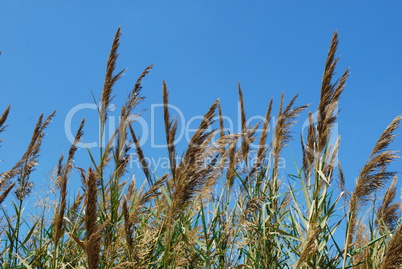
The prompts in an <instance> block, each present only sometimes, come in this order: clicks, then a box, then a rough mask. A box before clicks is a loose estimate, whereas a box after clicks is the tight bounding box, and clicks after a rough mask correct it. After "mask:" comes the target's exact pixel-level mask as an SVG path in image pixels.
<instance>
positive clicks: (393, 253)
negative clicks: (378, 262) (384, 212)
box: [381, 224, 402, 269]
mask: <svg viewBox="0 0 402 269" xmlns="http://www.w3.org/2000/svg"><path fill="white" fill-rule="evenodd" d="M401 265H402V224H400V225H399V226H398V228H397V229H396V231H395V233H394V234H393V235H392V238H391V241H390V242H389V243H388V246H387V250H386V254H385V257H384V260H383V262H382V267H381V268H382V269H396V268H400V267H401Z"/></svg>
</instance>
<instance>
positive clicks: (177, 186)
mask: <svg viewBox="0 0 402 269" xmlns="http://www.w3.org/2000/svg"><path fill="white" fill-rule="evenodd" d="M120 36H121V33H120V29H118V30H117V32H116V35H115V37H114V40H113V43H112V48H111V51H110V55H109V58H108V60H107V66H106V75H105V82H104V87H103V90H102V92H101V93H100V100H99V101H98V104H99V110H98V112H99V119H100V124H101V128H100V133H99V137H100V140H99V141H104V137H105V128H106V124H107V121H108V113H107V112H108V111H107V107H108V106H109V104H110V103H111V100H112V98H113V88H114V85H115V83H116V81H118V80H119V79H120V78H121V75H122V74H123V72H124V70H122V71H119V72H116V70H115V69H116V61H117V60H118V56H119V54H118V49H119V44H120ZM337 46H338V34H337V32H335V33H334V34H333V37H332V41H331V44H330V48H329V52H328V57H327V60H326V63H325V67H324V73H323V78H322V86H321V91H320V102H319V104H318V107H317V109H316V111H317V113H316V114H313V113H312V112H306V111H308V110H309V109H311V107H310V106H309V105H297V102H298V101H297V96H294V97H293V98H290V101H288V102H286V100H287V99H288V98H287V97H286V98H285V95H284V93H282V95H281V97H280V99H279V111H278V112H277V114H276V117H275V118H274V117H273V114H274V112H273V103H274V102H273V100H272V99H271V101H270V102H269V103H268V107H267V112H266V115H265V119H264V122H263V124H262V126H261V130H262V131H261V134H260V135H257V132H256V130H257V128H259V127H260V126H259V125H256V126H247V124H246V123H247V117H246V112H245V102H246V101H245V100H244V98H243V93H242V88H241V86H240V84H239V85H238V96H239V102H240V108H241V133H235V134H231V133H228V132H227V131H226V129H225V126H224V121H223V109H222V107H221V105H220V103H219V100H216V101H215V102H214V103H213V104H212V105H211V107H210V108H209V109H208V110H207V111H206V113H205V115H204V117H203V119H202V120H201V123H200V125H199V127H198V129H197V130H196V132H195V133H194V135H193V136H192V138H191V139H190V141H189V142H188V145H187V148H186V149H185V150H184V153H183V154H182V157H181V158H177V157H178V156H179V155H178V154H179V153H178V152H177V149H176V145H175V143H174V141H175V138H176V132H177V129H178V121H177V120H175V119H172V117H171V115H170V113H169V104H170V101H169V91H168V86H167V83H166V82H165V81H164V82H163V83H162V99H163V104H164V109H163V117H164V128H165V136H166V145H167V155H168V159H169V163H170V166H169V169H168V170H167V171H166V173H165V174H162V175H159V176H158V175H156V174H155V173H152V171H151V170H150V166H149V164H148V163H147V159H146V152H144V150H143V149H142V148H141V144H140V142H139V138H138V136H137V134H136V129H135V128H134V127H133V122H134V121H135V117H132V115H136V113H137V112H136V109H137V106H138V104H140V103H141V101H142V100H143V97H142V96H141V88H142V87H141V82H142V80H143V79H144V78H145V77H146V76H147V75H148V74H149V72H150V70H151V69H152V65H150V66H148V67H146V68H145V69H144V71H143V73H142V74H141V75H140V76H139V78H138V80H137V81H136V82H135V84H134V86H133V89H132V91H131V92H130V94H129V95H128V97H127V99H126V102H125V103H124V104H123V106H122V108H121V113H120V122H119V125H118V127H117V128H116V130H115V132H114V134H113V135H112V137H111V139H110V140H109V141H107V142H106V144H105V145H102V146H101V147H99V152H96V153H95V152H92V151H91V150H89V149H88V157H89V158H88V159H89V160H90V167H88V168H87V167H81V166H80V164H79V163H75V162H74V159H75V153H76V151H77V145H78V143H79V142H81V141H82V140H83V139H82V138H83V134H84V131H85V119H83V120H82V122H81V124H80V126H79V128H78V130H77V132H76V136H75V140H74V142H73V144H72V145H71V147H70V149H69V151H68V156H67V158H66V160H65V158H64V156H61V157H60V159H59V160H58V161H55V165H57V173H56V180H55V182H56V187H57V190H58V197H59V198H58V200H56V201H54V202H55V206H54V211H53V213H52V214H51V216H50V218H49V215H48V214H39V215H36V216H35V217H33V218H31V217H29V216H28V214H27V213H26V212H24V208H25V207H26V206H27V203H29V201H30V193H31V190H32V188H33V187H34V183H33V182H32V181H31V178H30V176H31V174H32V172H33V171H34V170H35V167H36V165H37V164H38V162H39V153H40V150H41V147H42V142H43V139H44V138H45V132H44V131H45V129H46V128H47V126H48V125H49V124H50V122H51V120H52V118H53V117H54V115H55V113H52V114H51V115H49V116H48V117H47V118H45V117H44V115H41V116H40V117H39V120H38V122H37V124H36V126H35V129H34V131H33V135H32V139H31V141H30V142H29V144H28V147H27V150H26V152H25V153H24V154H23V155H22V157H21V159H20V160H19V161H18V162H17V163H16V164H15V165H14V167H12V168H11V169H10V170H8V171H5V172H2V173H1V174H0V204H1V209H2V211H1V212H2V213H1V214H2V216H1V219H0V221H1V224H2V225H1V230H0V236H1V237H0V238H1V245H0V267H1V268H10V269H11V268H91V269H94V268H115V269H117V268H402V248H401V246H402V222H401V216H400V212H401V204H400V203H399V202H397V201H395V197H396V192H397V181H398V179H397V176H396V175H397V173H396V171H390V170H389V164H390V163H391V162H393V161H394V160H395V159H396V158H399V157H398V155H397V152H395V151H392V150H391V145H392V141H393V140H394V138H395V136H396V134H395V132H396V130H397V128H398V126H399V124H400V121H401V119H402V117H401V116H397V117H396V118H395V119H394V120H393V121H392V122H391V123H390V124H389V125H388V126H387V127H386V128H385V130H384V132H383V133H382V134H381V135H380V137H379V139H378V141H377V142H376V144H375V146H374V148H373V150H372V151H371V154H370V155H369V156H368V160H367V163H366V164H365V165H364V166H363V167H362V168H360V170H357V171H360V174H359V176H358V178H357V180H356V182H355V186H354V188H353V189H350V190H347V189H346V188H345V185H346V184H345V181H348V182H350V181H353V179H350V178H345V177H344V175H343V171H342V166H341V164H340V162H339V161H338V159H337V156H338V151H339V144H340V139H339V137H338V139H337V140H336V142H335V143H331V137H332V136H333V135H334V132H333V128H334V125H335V123H336V121H337V119H338V116H339V115H338V103H339V100H340V96H341V94H342V92H343V91H344V89H345V85H346V80H347V78H348V76H349V71H348V70H346V71H345V72H344V73H343V74H342V75H341V77H340V78H339V79H336V78H335V77H334V76H335V70H336V65H337V63H338V61H339V58H337V56H336V50H337ZM9 113H12V111H10V107H8V108H6V109H5V111H4V112H3V114H2V115H1V117H0V133H1V132H3V131H5V130H6V125H5V123H6V121H7V117H8V115H9ZM303 115H304V116H306V117H307V121H308V122H309V126H308V132H307V134H306V135H305V136H302V135H301V136H300V142H301V148H302V151H301V152H302V156H301V157H302V163H301V164H300V168H297V167H296V170H297V173H296V174H289V173H287V172H286V171H285V172H283V171H281V170H280V158H281V157H282V155H283V150H284V149H285V148H286V147H288V145H289V143H290V142H291V141H292V140H293V139H294V130H293V126H294V125H295V124H296V122H297V121H298V120H299V118H300V117H301V116H303ZM272 126H273V127H272ZM271 127H272V128H271ZM384 127H385V126H384ZM268 139H271V140H270V141H271V142H269V140H268ZM254 141H258V143H257V144H258V149H257V150H256V152H253V151H252V149H251V147H250V145H251V143H253V142H254ZM131 153H134V154H135V157H136V158H138V160H139V163H140V165H141V168H142V172H143V173H142V174H137V175H136V178H143V183H141V182H140V183H139V182H136V180H135V179H134V178H133V177H132V176H131V175H132V174H133V172H132V171H130V168H129V166H128V163H129V161H130V158H131V155H130V154H131ZM250 156H254V157H255V158H253V160H252V161H251V158H250ZM357 169H359V168H357ZM77 175H78V176H80V178H81V182H82V194H81V193H80V192H79V191H78V190H77V192H76V193H77V195H76V196H75V198H74V199H69V197H71V195H72V194H70V195H69V193H68V192H69V189H70V188H69V187H68V186H69V182H70V181H71V180H72V177H75V176H77ZM367 212H370V213H369V214H367Z"/></svg>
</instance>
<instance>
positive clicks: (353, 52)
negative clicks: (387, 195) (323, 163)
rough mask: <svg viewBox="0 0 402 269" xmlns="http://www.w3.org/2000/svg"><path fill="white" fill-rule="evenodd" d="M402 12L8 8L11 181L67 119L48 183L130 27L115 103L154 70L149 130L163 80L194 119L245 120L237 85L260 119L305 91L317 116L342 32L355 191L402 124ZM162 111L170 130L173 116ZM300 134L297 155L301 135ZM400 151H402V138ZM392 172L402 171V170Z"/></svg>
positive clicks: (21, 4) (31, 4)
mask: <svg viewBox="0 0 402 269" xmlns="http://www.w3.org/2000/svg"><path fill="white" fill-rule="evenodd" d="M400 14H402V3H401V2H400V1H387V2H379V1H378V2H377V1H353V2H352V1H331V2H330V1H309V2H307V1H303V2H302V1H233V0H232V1H113V2H112V1H108V2H106V1H96V2H95V1H2V2H1V3H0V51H2V54H1V55H0V89H1V93H2V98H1V99H0V109H1V110H4V109H5V108H6V106H7V105H11V114H10V117H9V119H8V124H9V127H8V129H7V131H6V132H5V133H2V138H3V139H5V141H4V142H3V143H2V147H1V149H0V159H2V160H4V162H3V163H1V164H0V169H1V170H0V171H5V170H7V169H9V168H11V166H12V165H13V163H14V162H15V161H17V160H18V158H19V157H20V156H21V154H23V152H24V150H25V147H26V146H27V144H28V142H29V139H30V136H31V132H32V129H33V127H34V125H35V123H36V120H37V118H38V116H39V115H40V113H45V114H50V113H51V112H52V111H53V110H55V109H56V110H57V115H56V118H55V119H54V121H53V123H52V124H51V125H50V126H49V128H48V130H47V133H48V135H47V136H46V138H45V140H44V144H43V151H42V154H41V155H42V157H41V165H40V167H39V168H38V171H37V172H36V173H35V177H34V180H37V182H38V183H39V182H44V181H46V180H48V175H49V171H51V169H52V167H53V166H55V165H56V164H57V160H58V157H59V155H60V154H61V153H62V152H64V153H67V151H68V148H69V145H70V144H69V141H68V139H67V137H66V135H65V129H64V121H65V118H66V116H67V114H68V112H69V111H70V110H71V109H72V108H74V107H75V106H77V105H80V104H83V103H93V99H92V93H93V94H94V95H95V96H96V97H98V96H99V94H100V92H101V89H102V85H103V79H104V72H105V65H106V60H107V56H108V53H109V49H110V45H111V42H112V39H113V36H114V33H115V31H116V29H117V27H119V26H120V27H121V28H122V33H123V35H122V38H121V47H120V58H119V61H118V69H123V68H128V70H127V72H126V75H125V76H124V77H123V79H122V80H120V81H119V82H118V83H117V85H116V87H115V95H117V96H116V98H115V99H114V103H115V104H116V105H117V106H118V107H119V105H121V104H122V102H123V100H124V98H125V96H127V94H128V93H129V91H130V90H131V89H132V86H133V85H134V83H135V81H136V79H137V77H138V75H139V74H140V73H141V72H142V70H143V69H144V68H145V67H146V66H148V65H149V64H154V65H155V66H154V69H153V70H152V72H151V74H150V75H149V76H147V78H146V79H145V81H144V83H143V95H144V96H145V97H146V100H145V101H144V102H143V103H142V104H141V105H140V107H139V109H140V110H144V112H143V117H144V119H146V120H147V121H148V122H149V121H150V120H151V117H152V109H151V107H152V105H153V104H160V103H161V100H162V97H161V96H162V95H161V85H162V80H166V82H167V84H168V88H169V91H170V102H171V103H172V104H174V105H175V106H177V107H178V108H179V109H180V111H182V112H183V114H184V115H186V117H188V119H189V118H191V117H192V116H197V115H203V114H204V113H205V112H206V111H207V109H208V108H209V106H210V105H211V104H212V103H213V102H214V100H215V99H217V98H220V100H221V103H222V109H223V113H224V114H225V115H227V116H228V117H230V118H231V119H233V120H234V121H236V117H237V113H236V106H237V82H240V83H241V85H242V89H243V94H244V98H245V108H246V113H247V115H248V116H249V117H251V116H255V115H264V113H265V110H266V107H267V105H268V102H269V99H270V98H271V97H273V98H274V104H275V106H274V109H275V110H274V111H276V109H277V108H278V101H279V98H280V94H281V92H282V91H285V94H286V95H285V96H286V97H287V98H286V100H290V98H291V97H293V96H294V95H295V94H297V93H299V94H300V96H299V99H298V101H297V104H298V105H303V104H306V103H311V104H312V105H311V108H310V110H311V111H313V112H314V110H315V108H316V107H317V105H318V100H319V89H320V84H321V76H322V72H323V67H324V63H325V59H326V55H327V51H328V47H329V43H330V40H331V36H332V33H333V32H334V30H338V31H339V36H340V45H339V48H338V55H339V56H341V57H342V58H341V60H340V63H339V65H338V69H337V73H338V74H339V75H340V74H342V72H343V71H344V70H345V69H346V68H347V67H350V70H351V76H350V79H349V80H348V83H347V87H346V90H345V92H344V94H343V96H342V98H341V102H340V109H341V114H340V118H339V126H338V130H339V134H340V135H341V149H340V150H341V151H340V160H341V161H342V163H343V166H344V169H345V175H346V177H347V181H348V182H349V184H350V186H352V185H353V182H354V180H355V178H356V176H357V174H358V172H359V170H360V168H361V167H362V166H363V165H364V163H365V161H366V159H367V156H368V155H369V153H370V151H371V149H372V148H373V146H374V144H375V142H376V140H377V138H378V137H379V135H380V134H381V132H382V131H383V130H384V129H385V127H386V126H387V125H388V124H389V123H390V122H391V121H392V119H394V118H395V117H396V116H397V115H400V114H402V106H401V104H400V102H401V100H402V80H401V74H402V52H401V48H402V35H401V34H400V29H401V26H402V19H401V16H400ZM116 111H117V110H116ZM155 112H156V113H158V114H157V117H156V118H155V122H156V123H160V122H161V121H162V114H161V112H162V110H161V109H159V110H158V109H156V110H155ZM275 113H276V112H275ZM111 115H112V116H113V115H115V116H117V113H115V114H113V113H111ZM81 117H87V118H88V124H87V128H85V132H86V135H85V138H86V140H87V141H91V140H94V137H95V135H96V134H97V127H96V126H97V122H96V113H95V111H94V110H91V109H87V110H82V111H80V112H79V113H77V115H75V117H74V119H73V125H74V126H75V127H76V126H77V125H78V123H79V121H80V118H81ZM305 117H306V114H303V115H302V117H301V121H302V122H303V121H304V119H305ZM192 126H193V127H196V124H194V125H192ZM235 128H237V126H235ZM163 131H164V130H163V126H162V125H160V124H156V128H155V130H154V134H155V137H156V141H163V137H164V135H163ZM294 131H295V136H296V141H294V143H291V149H292V151H295V152H296V151H297V150H299V148H300V146H299V141H298V134H299V133H300V131H301V127H300V126H296V128H295V129H294ZM398 133H401V131H400V130H398ZM144 148H145V153H146V155H150V154H151V155H152V154H155V156H157V155H158V154H161V155H164V152H165V151H164V149H159V151H158V152H156V150H155V149H152V147H151V145H150V144H149V143H145V145H144ZM392 148H393V149H395V150H401V149H402V137H398V138H397V139H396V141H395V143H394V144H393V145H392ZM82 153H83V154H84V155H83V156H85V157H82V158H87V156H86V155H85V154H86V153H85V152H83V151H82ZM165 156H166V155H165ZM86 160H87V159H86ZM292 165H293V164H290V169H291V171H289V173H290V172H293V171H294V168H292ZM392 168H393V169H396V170H399V171H402V161H401V160H399V161H398V162H396V163H395V164H394V165H392ZM132 172H133V173H137V172H138V173H141V172H140V171H132ZM141 177H142V174H141Z"/></svg>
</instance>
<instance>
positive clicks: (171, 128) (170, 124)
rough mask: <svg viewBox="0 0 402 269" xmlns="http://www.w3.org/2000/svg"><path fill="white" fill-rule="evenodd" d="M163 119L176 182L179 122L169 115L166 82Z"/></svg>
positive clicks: (163, 90)
mask: <svg viewBox="0 0 402 269" xmlns="http://www.w3.org/2000/svg"><path fill="white" fill-rule="evenodd" d="M162 93H163V117H164V121H165V133H166V143H167V148H168V153H169V162H170V170H171V172H172V177H173V182H176V149H175V144H174V142H175V135H176V131H177V124H178V122H177V120H171V119H170V114H169V92H168V90H167V86H166V82H165V81H163V87H162Z"/></svg>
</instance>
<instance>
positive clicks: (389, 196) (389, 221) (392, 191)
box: [377, 176, 401, 231]
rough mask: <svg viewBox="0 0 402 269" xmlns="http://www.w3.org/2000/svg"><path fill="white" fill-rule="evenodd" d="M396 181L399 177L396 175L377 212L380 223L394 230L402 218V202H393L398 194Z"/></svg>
mask: <svg viewBox="0 0 402 269" xmlns="http://www.w3.org/2000/svg"><path fill="white" fill-rule="evenodd" d="M396 182H397V177H396V176H394V179H393V180H392V183H391V185H390V186H389V187H388V189H387V191H386V193H385V195H384V198H383V200H382V203H381V207H380V208H379V209H378V212H377V219H378V225H379V226H382V224H383V223H384V224H385V225H386V227H387V228H388V229H389V230H390V231H394V229H395V227H396V226H397V224H398V219H399V218H400V208H401V204H400V203H393V204H392V201H393V200H394V198H395V196H396Z"/></svg>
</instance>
